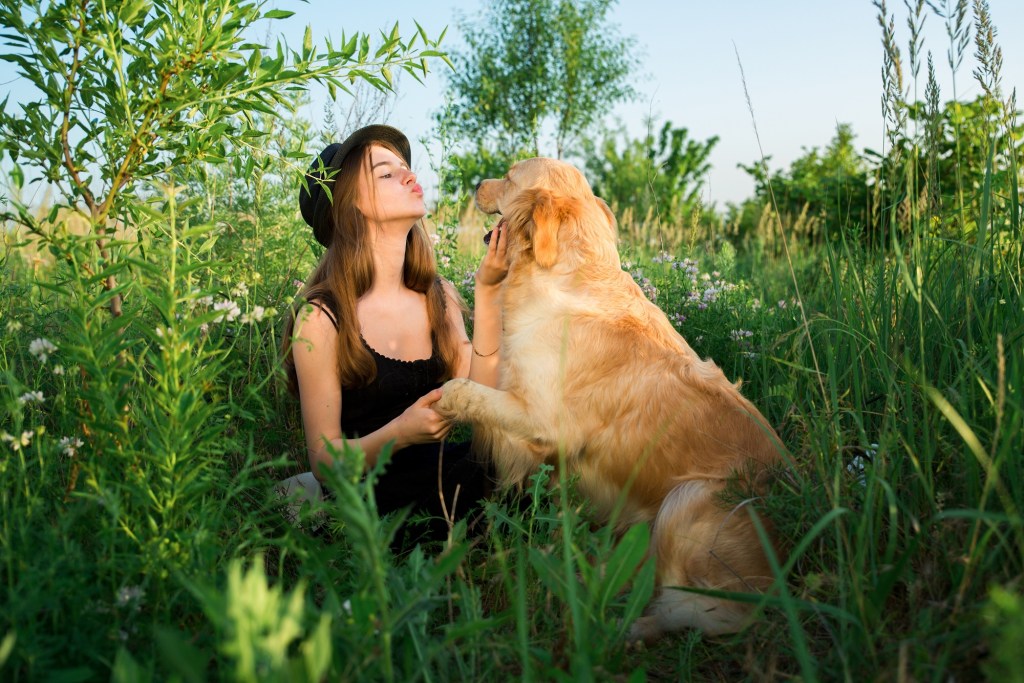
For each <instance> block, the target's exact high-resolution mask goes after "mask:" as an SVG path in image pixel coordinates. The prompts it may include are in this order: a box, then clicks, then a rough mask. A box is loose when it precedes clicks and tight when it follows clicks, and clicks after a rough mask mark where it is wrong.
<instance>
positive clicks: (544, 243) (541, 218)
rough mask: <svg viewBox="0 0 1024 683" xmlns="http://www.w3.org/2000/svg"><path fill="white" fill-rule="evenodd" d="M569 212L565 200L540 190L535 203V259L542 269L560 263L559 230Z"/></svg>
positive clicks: (532, 239) (533, 240)
mask: <svg viewBox="0 0 1024 683" xmlns="http://www.w3.org/2000/svg"><path fill="white" fill-rule="evenodd" d="M568 211H569V207H568V206H567V204H566V202H565V200H564V199H561V198H559V197H556V196H555V195H553V194H551V193H550V192H548V191H546V190H538V191H537V194H536V197H535V198H534V203H533V235H532V238H531V240H530V241H531V242H532V243H533V258H534V260H535V261H537V265H539V266H540V267H541V268H551V267H552V266H553V265H555V263H556V262H557V261H558V228H559V227H560V226H561V224H562V221H563V220H564V219H565V217H566V214H567V213H568Z"/></svg>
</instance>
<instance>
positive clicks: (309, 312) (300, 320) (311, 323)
mask: <svg viewBox="0 0 1024 683" xmlns="http://www.w3.org/2000/svg"><path fill="white" fill-rule="evenodd" d="M295 318H296V319H295V333H294V339H295V350H296V351H298V350H307V351H313V350H314V349H317V350H323V349H325V348H327V347H331V348H333V346H334V344H335V343H336V339H337V336H338V330H337V327H336V326H335V324H336V323H335V320H334V318H332V316H331V314H330V313H329V312H328V310H327V309H326V308H325V307H324V306H323V304H320V303H319V302H316V301H314V302H308V301H307V302H305V303H303V304H302V305H301V306H300V307H299V310H298V311H297V313H296V317H295ZM303 342H305V343H303Z"/></svg>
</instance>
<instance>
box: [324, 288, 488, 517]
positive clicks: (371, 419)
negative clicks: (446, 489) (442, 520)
mask: <svg viewBox="0 0 1024 683" xmlns="http://www.w3.org/2000/svg"><path fill="white" fill-rule="evenodd" d="M309 303H310V304H312V305H314V306H316V307H317V308H319V309H320V310H322V311H323V312H324V313H325V314H326V315H327V316H328V317H329V318H330V319H331V322H332V323H334V326H335V328H337V326H338V322H337V317H336V315H335V314H334V311H333V310H332V307H330V306H329V305H324V304H323V303H321V302H319V301H310V302H309ZM360 339H361V340H362V342H363V346H365V347H366V348H367V349H368V350H369V352H370V355H371V356H372V357H373V362H374V363H375V364H376V366H377V375H376V376H375V377H374V379H373V381H371V382H370V383H369V384H368V385H366V386H363V387H342V388H341V416H340V419H341V431H342V433H344V435H345V436H346V437H347V438H349V439H355V438H359V437H361V436H365V435H366V434H370V433H371V432H375V431H377V430H378V429H380V428H381V427H383V426H384V425H386V424H387V423H388V422H390V421H391V420H393V419H394V418H396V417H398V416H399V415H401V414H402V413H403V412H404V411H405V409H406V408H408V407H409V406H411V405H412V404H413V403H415V402H416V401H417V400H418V399H419V398H421V397H422V396H424V395H426V394H428V393H430V392H431V391H433V390H434V389H436V388H438V387H439V386H441V382H440V378H441V377H442V375H443V372H444V363H443V362H442V360H441V358H440V356H439V355H438V352H437V348H436V346H434V348H433V353H432V354H431V356H430V358H424V359H421V360H412V361H404V360H398V359H395V358H389V357H387V356H385V355H383V354H381V353H378V352H377V351H376V350H375V349H374V348H373V347H372V346H370V345H369V344H367V343H366V340H365V339H362V337H361V336H360ZM442 451H443V452H444V453H445V454H446V455H445V467H444V469H445V470H449V469H450V467H451V466H452V465H457V464H458V463H459V461H461V460H463V459H465V457H466V455H467V454H468V445H463V446H462V447H453V445H452V444H450V443H449V444H444V445H442V444H441V443H423V444H413V445H411V446H406V447H405V448H403V449H401V450H399V451H395V452H394V453H393V454H392V456H391V460H390V462H389V463H388V466H387V467H386V468H385V469H384V472H383V473H382V474H381V475H380V477H379V479H378V480H377V486H376V488H375V491H374V493H375V498H376V502H377V510H378V512H379V513H380V514H385V513H387V512H391V511H393V510H397V509H399V508H402V507H406V506H409V505H412V506H413V507H414V508H418V509H423V510H431V508H433V507H436V501H437V479H438V458H439V456H440V454H441V453H442ZM446 478H448V479H451V478H452V477H446ZM463 479H465V480H464V481H462V483H461V484H460V485H461V486H462V488H463V489H464V491H463V494H462V496H461V497H462V500H464V501H468V502H472V501H475V500H476V499H477V498H479V497H482V495H483V493H482V492H483V488H482V483H478V480H479V482H482V481H483V478H482V476H481V475H480V473H479V472H478V471H474V472H473V473H472V474H471V476H470V477H468V478H466V477H463ZM469 479H472V480H473V481H469ZM446 483H447V482H446ZM455 483H458V482H455Z"/></svg>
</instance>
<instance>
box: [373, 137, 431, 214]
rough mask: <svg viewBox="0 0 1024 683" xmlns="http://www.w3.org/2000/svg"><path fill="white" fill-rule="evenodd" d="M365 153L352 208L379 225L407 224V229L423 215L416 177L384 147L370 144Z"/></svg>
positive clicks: (395, 155) (424, 210) (401, 160)
mask: <svg viewBox="0 0 1024 683" xmlns="http://www.w3.org/2000/svg"><path fill="white" fill-rule="evenodd" d="M367 154H368V157H369V163H368V164H367V165H365V166H363V169H364V172H363V173H362V174H360V178H359V198H358V199H357V200H356V208H358V209H359V210H360V211H361V212H362V214H363V215H364V216H366V218H367V219H368V220H370V221H372V222H375V223H378V224H380V225H384V224H385V223H391V222H401V223H403V224H405V223H406V222H407V223H408V224H407V225H405V227H406V228H408V227H411V226H412V224H413V223H415V222H416V221H418V220H419V219H420V218H423V216H424V215H426V213H427V207H426V205H425V204H424V203H423V188H422V187H420V185H419V183H417V182H416V174H415V173H413V172H412V170H411V169H410V168H409V166H408V165H407V164H406V163H405V159H403V158H402V157H401V156H400V155H398V154H395V153H394V152H392V151H391V150H390V149H388V148H386V147H381V146H379V145H372V146H370V149H369V150H368V151H367ZM367 168H368V170H366V169H367Z"/></svg>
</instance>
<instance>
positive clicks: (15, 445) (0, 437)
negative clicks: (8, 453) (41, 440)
mask: <svg viewBox="0 0 1024 683" xmlns="http://www.w3.org/2000/svg"><path fill="white" fill-rule="evenodd" d="M32 435H33V433H32V432H22V433H21V438H19V437H17V436H12V435H11V434H8V433H7V432H4V433H3V434H0V441H3V442H4V443H7V444H9V445H10V447H11V450H12V451H20V450H21V449H22V448H27V447H28V445H29V444H30V443H32Z"/></svg>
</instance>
